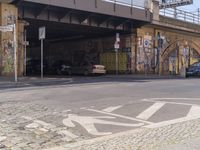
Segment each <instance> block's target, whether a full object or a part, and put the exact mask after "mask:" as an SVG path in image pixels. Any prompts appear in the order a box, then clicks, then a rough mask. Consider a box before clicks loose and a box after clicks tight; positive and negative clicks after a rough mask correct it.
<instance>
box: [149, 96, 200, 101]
mask: <svg viewBox="0 0 200 150" xmlns="http://www.w3.org/2000/svg"><path fill="white" fill-rule="evenodd" d="M147 100H194V101H200V98H184V97H182V98H180V97H179V98H166V97H161V98H148V99H147Z"/></svg>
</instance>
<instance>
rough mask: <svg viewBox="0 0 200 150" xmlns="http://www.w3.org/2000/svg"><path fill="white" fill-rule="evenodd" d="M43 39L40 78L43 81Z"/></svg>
mask: <svg viewBox="0 0 200 150" xmlns="http://www.w3.org/2000/svg"><path fill="white" fill-rule="evenodd" d="M43 51H44V49H43V39H41V78H42V79H43V77H44V72H43V69H44V68H43Z"/></svg>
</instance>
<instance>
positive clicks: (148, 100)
mask: <svg viewBox="0 0 200 150" xmlns="http://www.w3.org/2000/svg"><path fill="white" fill-rule="evenodd" d="M142 101H144V102H153V103H157V102H159V103H166V104H175V105H185V106H200V105H197V104H190V103H178V102H166V101H159V100H153V99H143V100H142Z"/></svg>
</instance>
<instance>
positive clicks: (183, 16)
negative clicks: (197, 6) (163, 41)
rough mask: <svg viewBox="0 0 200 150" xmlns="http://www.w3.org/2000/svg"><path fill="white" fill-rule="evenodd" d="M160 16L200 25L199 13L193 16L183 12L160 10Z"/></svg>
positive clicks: (167, 9) (168, 9)
mask: <svg viewBox="0 0 200 150" xmlns="http://www.w3.org/2000/svg"><path fill="white" fill-rule="evenodd" d="M160 15H162V16H166V17H170V18H174V19H177V20H181V21H185V22H189V23H193V24H200V13H198V14H195V13H191V12H187V11H184V10H179V9H170V8H166V9H161V10H160Z"/></svg>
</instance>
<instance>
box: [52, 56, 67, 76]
mask: <svg viewBox="0 0 200 150" xmlns="http://www.w3.org/2000/svg"><path fill="white" fill-rule="evenodd" d="M70 68H71V64H70V63H69V62H64V61H62V60H59V61H55V62H54V63H53V65H52V67H51V72H52V73H53V74H58V75H66V74H68V75H71V70H70Z"/></svg>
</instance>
